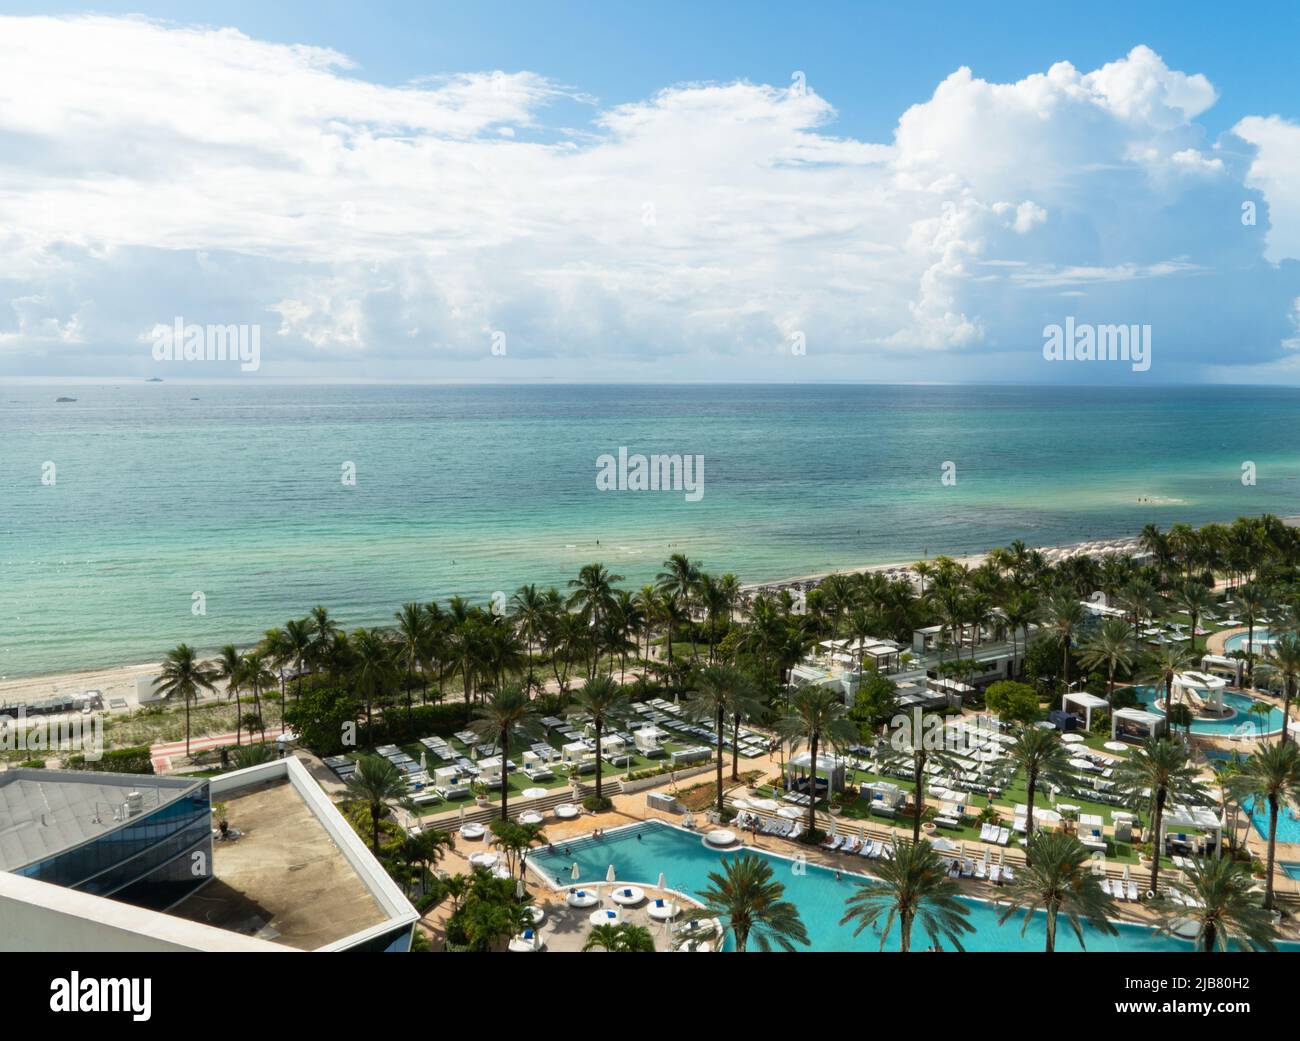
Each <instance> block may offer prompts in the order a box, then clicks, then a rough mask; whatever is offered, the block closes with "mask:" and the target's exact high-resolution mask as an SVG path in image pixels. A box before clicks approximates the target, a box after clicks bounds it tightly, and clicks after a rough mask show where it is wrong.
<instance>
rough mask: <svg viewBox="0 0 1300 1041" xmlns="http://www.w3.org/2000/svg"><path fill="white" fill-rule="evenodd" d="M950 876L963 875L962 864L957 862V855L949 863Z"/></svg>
mask: <svg viewBox="0 0 1300 1041" xmlns="http://www.w3.org/2000/svg"><path fill="white" fill-rule="evenodd" d="M948 877H949V878H960V877H961V864H960V863H958V862H957V859H956V858H955V857H954V858H953V861H952V863H950V864H949V865H948Z"/></svg>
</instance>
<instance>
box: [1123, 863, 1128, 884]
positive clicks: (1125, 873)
mask: <svg viewBox="0 0 1300 1041" xmlns="http://www.w3.org/2000/svg"><path fill="white" fill-rule="evenodd" d="M1124 881H1125V882H1126V883H1127V882H1128V865H1127V864H1125V865H1124Z"/></svg>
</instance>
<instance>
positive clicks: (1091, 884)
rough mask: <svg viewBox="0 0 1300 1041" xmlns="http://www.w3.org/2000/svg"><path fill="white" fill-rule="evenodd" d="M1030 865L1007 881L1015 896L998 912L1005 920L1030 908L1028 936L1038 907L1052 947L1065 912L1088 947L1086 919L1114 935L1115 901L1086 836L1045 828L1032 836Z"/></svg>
mask: <svg viewBox="0 0 1300 1041" xmlns="http://www.w3.org/2000/svg"><path fill="white" fill-rule="evenodd" d="M1026 853H1027V858H1026V860H1025V866H1024V867H1023V868H1021V869H1020V871H1019V872H1018V873H1017V874H1016V877H1015V880H1014V881H1013V882H1011V884H1010V885H1009V886H1008V887H1007V889H1006V893H1007V896H1008V898H1009V900H1010V903H1008V905H1007V907H1006V908H1005V909H1004V910H1003V912H1002V914H1001V915H1000V916H999V917H998V924H999V925H1001V924H1002V923H1003V922H1005V921H1006V920H1007V919H1008V918H1010V917H1011V916H1012V915H1013V914H1015V912H1016V911H1017V910H1023V911H1024V912H1025V918H1024V923H1023V924H1022V925H1021V927H1020V935H1021V936H1024V935H1025V931H1026V930H1027V929H1028V928H1029V923H1030V922H1031V921H1032V920H1033V917H1034V914H1035V912H1037V911H1042V912H1044V913H1045V915H1046V917H1047V922H1046V925H1047V948H1046V950H1047V953H1048V954H1051V953H1052V952H1053V951H1055V950H1056V922H1057V918H1058V917H1059V916H1060V915H1065V920H1066V921H1067V922H1068V923H1069V925H1070V928H1071V929H1072V930H1074V935H1075V936H1076V937H1077V938H1078V940H1079V946H1080V947H1084V946H1085V944H1084V942H1083V925H1082V923H1083V922H1084V921H1086V922H1087V923H1088V924H1089V925H1091V926H1092V927H1093V928H1094V929H1096V930H1097V931H1098V932H1101V933H1106V934H1109V935H1114V934H1115V933H1117V932H1118V931H1119V930H1117V929H1116V928H1115V927H1114V926H1113V925H1111V923H1110V916H1111V915H1112V914H1114V913H1115V902H1114V901H1113V900H1112V899H1111V898H1110V896H1109V895H1108V894H1107V893H1105V892H1103V891H1102V888H1101V880H1100V879H1099V878H1098V877H1097V876H1095V875H1093V874H1092V871H1091V869H1090V868H1089V867H1088V859H1089V857H1091V856H1092V854H1091V853H1090V852H1089V851H1088V849H1087V847H1086V846H1084V844H1083V843H1082V842H1080V841H1079V840H1078V839H1076V838H1075V837H1074V836H1073V835H1067V834H1065V832H1063V831H1062V832H1043V831H1040V832H1038V833H1037V834H1034V835H1031V836H1030V837H1029V843H1028V846H1027V847H1026Z"/></svg>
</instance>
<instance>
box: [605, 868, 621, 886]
mask: <svg viewBox="0 0 1300 1041" xmlns="http://www.w3.org/2000/svg"><path fill="white" fill-rule="evenodd" d="M616 878H618V876H617V875H616V874H614V865H613V864H610V866H609V870H608V871H606V872H605V881H606V882H613V881H614V880H615V879H616Z"/></svg>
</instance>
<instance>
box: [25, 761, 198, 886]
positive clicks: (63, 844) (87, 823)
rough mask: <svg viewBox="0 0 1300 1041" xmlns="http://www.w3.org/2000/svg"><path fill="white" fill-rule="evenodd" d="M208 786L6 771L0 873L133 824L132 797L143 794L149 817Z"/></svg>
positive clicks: (186, 781) (180, 780)
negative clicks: (129, 809)
mask: <svg viewBox="0 0 1300 1041" xmlns="http://www.w3.org/2000/svg"><path fill="white" fill-rule="evenodd" d="M203 783H204V782H203V781H196V780H193V779H186V778H171V777H144V776H136V775H127V774H111V773H96V772H93V771H73V770H40V769H26V768H22V769H16V770H6V771H4V772H3V773H0V871H17V870H18V869H19V868H23V867H26V866H27V865H28V864H31V863H34V862H35V861H38V860H44V859H45V858H47V857H51V856H54V855H55V854H57V853H62V852H64V851H65V850H69V849H72V848H74V847H76V846H80V845H82V844H83V843H86V842H89V841H91V840H92V839H96V838H99V837H100V836H101V835H106V834H107V833H108V832H110V831H113V830H114V829H116V828H120V827H121V826H122V825H124V824H126V823H127V821H128V820H129V819H130V818H129V816H128V813H127V808H126V803H127V795H128V793H130V792H138V793H139V794H140V796H141V800H142V807H141V811H140V812H141V813H149V812H151V811H152V810H156V809H158V808H159V807H160V806H165V805H166V804H167V803H169V802H172V801H174V800H176V799H179V798H180V797H181V796H183V795H184V794H185V793H186V792H189V791H191V790H192V789H194V788H197V787H199V786H200V785H201V784H203Z"/></svg>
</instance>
